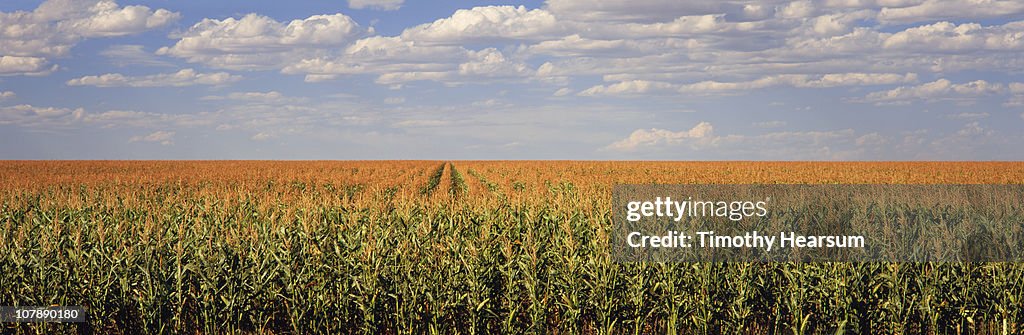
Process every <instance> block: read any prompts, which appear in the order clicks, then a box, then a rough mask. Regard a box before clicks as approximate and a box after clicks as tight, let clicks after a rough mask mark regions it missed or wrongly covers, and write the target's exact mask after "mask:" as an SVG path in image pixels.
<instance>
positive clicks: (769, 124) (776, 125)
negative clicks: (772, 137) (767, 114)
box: [754, 120, 786, 128]
mask: <svg viewBox="0 0 1024 335" xmlns="http://www.w3.org/2000/svg"><path fill="white" fill-rule="evenodd" d="M785 126H786V121H779V120H774V121H763V122H754V127H757V128H779V127H785Z"/></svg>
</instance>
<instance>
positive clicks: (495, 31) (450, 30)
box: [401, 6, 565, 44]
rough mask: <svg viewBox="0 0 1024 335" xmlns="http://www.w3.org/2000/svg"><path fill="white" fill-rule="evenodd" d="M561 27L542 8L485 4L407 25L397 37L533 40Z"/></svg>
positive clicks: (446, 41) (449, 41)
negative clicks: (430, 20) (416, 24)
mask: <svg viewBox="0 0 1024 335" xmlns="http://www.w3.org/2000/svg"><path fill="white" fill-rule="evenodd" d="M564 30H565V27H563V26H562V25H561V24H559V21H558V19H556V18H555V16H554V15H551V13H549V12H547V11H546V10H543V9H532V10H527V9H526V7H524V6H519V7H513V6H485V7H474V8H471V9H460V10H457V11H455V13H454V14H452V16H450V17H447V18H443V19H438V20H437V21H434V22H431V23H427V24H422V25H419V26H415V27H412V28H408V29H406V30H405V31H403V32H402V35H401V37H402V39H403V40H407V41H417V42H427V43H439V44H462V43H467V42H474V41H485V40H495V39H504V40H507V39H511V40H537V39H541V38H550V37H554V36H556V35H558V34H560V33H561V32H562V31H564Z"/></svg>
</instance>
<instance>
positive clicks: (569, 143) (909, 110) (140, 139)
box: [0, 0, 1024, 160]
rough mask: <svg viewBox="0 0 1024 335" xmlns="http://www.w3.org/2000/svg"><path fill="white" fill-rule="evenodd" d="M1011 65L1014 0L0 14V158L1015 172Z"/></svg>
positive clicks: (140, 5)
mask: <svg viewBox="0 0 1024 335" xmlns="http://www.w3.org/2000/svg"><path fill="white" fill-rule="evenodd" d="M1022 51H1024V2H1022V1H995V0H942V1H935V0H821V1H719V0H714V1H712V0H697V1H685V2H680V1H668V0H640V1H637V0H634V1H626V0H608V1H599V2H598V1H584V0H548V1H535V2H517V3H509V2H470V1H402V0H350V1H341V0H334V1H295V2H280V1H218V2H211V1H148V2H145V1H117V2H115V1H109V0H100V1H97V0H91V1H84V0H55V1H45V2H38V1H5V2H4V3H2V4H0V159H658V160H1021V159H1022V158H1024V148H1022V147H1024V146H1022V145H1021V144H1022V143H1024V135H1022V133H1024V132H1022V130H1024V75H1022V72H1024V52H1022Z"/></svg>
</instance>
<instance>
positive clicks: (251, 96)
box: [200, 91, 307, 104]
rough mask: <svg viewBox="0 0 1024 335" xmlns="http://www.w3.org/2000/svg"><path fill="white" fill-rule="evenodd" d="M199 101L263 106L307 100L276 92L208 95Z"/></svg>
mask: <svg viewBox="0 0 1024 335" xmlns="http://www.w3.org/2000/svg"><path fill="white" fill-rule="evenodd" d="M200 100H206V101H220V100H231V101H241V102H251V103H263V104H290V103H300V102H305V101H306V100H307V99H305V98H299V97H289V96H286V95H284V94H282V93H281V92H278V91H268V92H232V93H229V94H228V95H208V96H205V97H202V98H200Z"/></svg>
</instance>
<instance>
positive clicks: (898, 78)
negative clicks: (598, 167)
mask: <svg viewBox="0 0 1024 335" xmlns="http://www.w3.org/2000/svg"><path fill="white" fill-rule="evenodd" d="M915 81H917V75H916V74H913V73H907V74H895V73H830V74H825V75H819V76H811V75H802V74H782V75H774V76H767V77H762V78H758V79H755V80H750V81H737V82H719V81H702V82H698V83H693V84H672V83H668V82H659V81H648V80H630V81H623V82H620V83H616V84H612V85H607V86H606V85H597V86H594V87H591V88H589V89H586V90H584V91H582V92H580V93H579V95H581V96H598V95H636V94H649V93H716V92H731V91H741V90H753V89H761V88H767V87H773V86H791V87H799V88H829V87H839V86H870V85H886V84H898V83H908V82H915Z"/></svg>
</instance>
